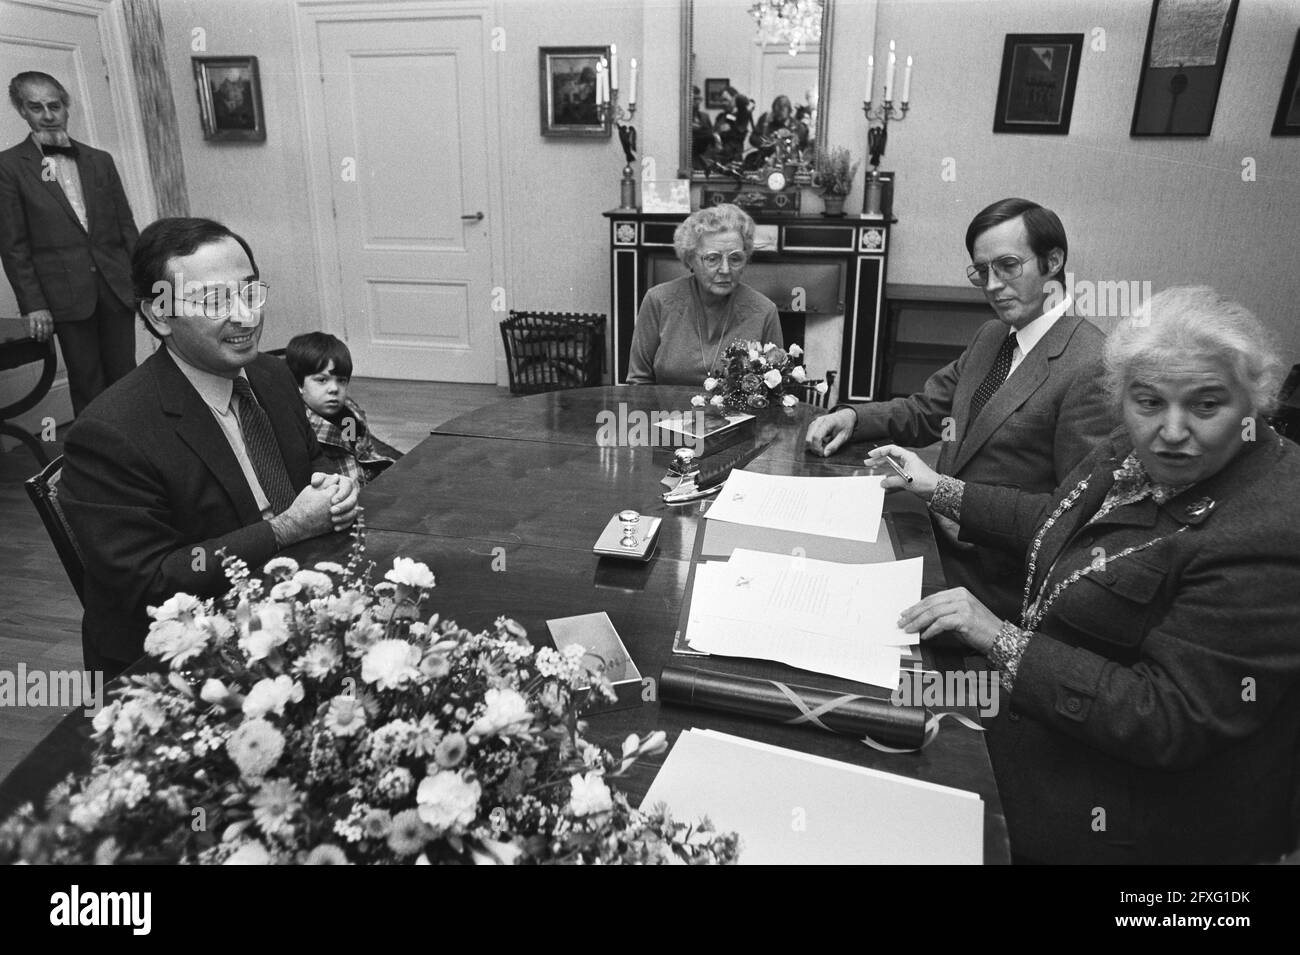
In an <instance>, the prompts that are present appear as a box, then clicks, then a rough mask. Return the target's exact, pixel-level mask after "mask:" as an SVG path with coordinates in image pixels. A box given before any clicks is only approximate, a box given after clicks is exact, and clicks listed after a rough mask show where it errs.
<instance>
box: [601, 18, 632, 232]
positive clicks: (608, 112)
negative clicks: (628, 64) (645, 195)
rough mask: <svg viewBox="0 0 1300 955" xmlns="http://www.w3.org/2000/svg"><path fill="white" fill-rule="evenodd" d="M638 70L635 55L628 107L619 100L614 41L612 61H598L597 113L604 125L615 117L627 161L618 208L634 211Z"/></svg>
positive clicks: (619, 193)
mask: <svg viewBox="0 0 1300 955" xmlns="http://www.w3.org/2000/svg"><path fill="white" fill-rule="evenodd" d="M636 72H637V66H636V57H633V58H632V72H631V83H630V86H629V89H628V98H627V106H626V107H622V106H620V105H619V103H618V47H617V46H616V45H614V44H612V43H611V44H610V47H609V60H606V59H605V58H604V57H603V56H602V57H601V58H600V62H598V63H597V64H596V114H597V116H598V117H599V119H600V122H601V123H602V124H603V123H606V122H609V121H610V120H611V119H612V120H613V122H614V125H615V126H617V128H618V140H619V142H620V143H621V144H622V146H623V156H624V158H625V159H626V160H627V165H626V166H624V167H623V178H622V180H620V182H619V191H618V196H619V203H618V207H619V209H620V210H621V211H625V212H632V211H635V210H636V208H637V204H636V170H635V168H634V167H635V165H636V127H635V126H633V125H632V117H633V116H635V115H636Z"/></svg>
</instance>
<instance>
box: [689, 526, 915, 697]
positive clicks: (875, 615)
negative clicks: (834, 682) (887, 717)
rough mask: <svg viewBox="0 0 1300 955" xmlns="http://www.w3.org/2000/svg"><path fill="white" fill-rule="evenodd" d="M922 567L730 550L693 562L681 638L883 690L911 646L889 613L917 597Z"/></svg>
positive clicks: (714, 650)
mask: <svg viewBox="0 0 1300 955" xmlns="http://www.w3.org/2000/svg"><path fill="white" fill-rule="evenodd" d="M921 571H922V559H921V558H920V557H914V558H911V559H910V560H901V561H895V562H892V563H876V564H841V563H838V562H833V561H824V560H812V559H810V558H807V557H793V556H789V555H785V554H768V553H764V552H761V551H752V550H737V551H735V552H733V553H732V555H731V559H730V560H726V561H711V562H706V563H702V564H699V565H698V566H697V567H696V568H695V584H694V588H693V590H692V593H691V605H690V615H689V617H688V619H687V625H686V634H685V637H686V642H687V643H688V644H689V646H690V648H691V649H693V650H698V651H701V652H704V653H710V654H717V655H719V656H731V657H749V658H752V659H759V660H774V661H776V662H778V663H784V664H787V665H788V666H792V667H798V668H799V669H802V670H811V671H812V672H814V673H828V674H830V675H832V676H839V677H844V678H845V679H849V680H856V681H857V682H859V683H869V684H871V685H873V686H880V687H884V688H885V689H889V690H892V689H894V688H895V687H896V686H898V675H899V669H900V667H901V663H902V654H903V650H904V648H905V647H907V646H909V645H911V644H913V643H915V642H916V635H915V634H909V633H904V632H903V631H902V630H900V629H899V627H898V617H899V614H901V613H902V611H903V610H905V609H906V608H907V607H910V606H912V605H913V604H915V603H916V602H917V601H919V600H920V599H921Z"/></svg>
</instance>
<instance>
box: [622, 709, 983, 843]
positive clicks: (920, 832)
mask: <svg viewBox="0 0 1300 955" xmlns="http://www.w3.org/2000/svg"><path fill="white" fill-rule="evenodd" d="M657 803H666V804H667V805H668V807H669V809H670V810H671V811H672V814H673V817H674V818H676V819H679V820H694V819H698V818H700V817H701V816H708V817H709V820H710V821H711V822H712V823H713V824H714V826H715V827H716V828H717V829H718V830H720V831H735V832H737V833H739V835H740V839H741V852H740V861H741V862H742V863H744V864H748V865H764V864H769V865H770V864H914V865H933V864H943V865H979V864H980V863H981V862H983V859H984V837H983V833H984V804H983V802H982V801H981V800H980V797H979V796H978V795H977V794H975V793H971V792H965V791H964V790H960V789H952V788H949V787H947V786H940V785H938V784H936V783H928V782H922V781H920V780H916V779H908V778H906V777H903V776H895V775H894V774H892V773H884V772H880V771H878V770H874V769H867V768H865V767H862V766H854V765H851V764H849V763H843V762H839V761H837V760H833V759H826V758H824V757H821V756H809V755H807V754H805V753H799V752H795V751H794V750H788V749H782V748H780V747H778V746H770V745H768V744H766V743H757V742H754V741H752V740H747V739H742V738H740V737H738V736H729V735H727V734H725V733H716V732H713V731H711V730H695V729H692V730H688V731H686V732H684V733H682V734H681V735H680V736H679V737H678V738H677V742H676V743H674V744H673V749H672V752H671V753H669V754H668V758H667V759H666V760H665V761H664V765H663V768H662V769H660V770H659V774H658V775H657V776H656V777H655V781H654V783H653V784H652V785H651V786H650V791H649V792H648V793H646V797H645V800H644V801H643V802H642V803H641V806H642V808H643V809H647V810H648V809H650V808H651V807H653V806H654V805H656V804H657Z"/></svg>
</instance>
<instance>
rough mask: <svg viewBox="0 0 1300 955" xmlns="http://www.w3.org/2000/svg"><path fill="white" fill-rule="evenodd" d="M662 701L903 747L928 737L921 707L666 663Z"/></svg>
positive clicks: (911, 746) (661, 679) (916, 744)
mask: <svg viewBox="0 0 1300 955" xmlns="http://www.w3.org/2000/svg"><path fill="white" fill-rule="evenodd" d="M659 699H660V700H661V701H663V702H668V703H676V704H678V705H681V706H698V707H701V708H703V709H708V710H718V711H720V712H723V713H738V714H740V715H742V716H754V717H758V718H759V719H765V720H772V721H773V722H777V723H786V724H788V725H791V726H800V725H811V726H816V727H818V728H819V729H823V730H826V731H827V732H830V733H848V734H852V735H854V736H865V737H867V739H869V740H874V741H876V742H878V743H886V744H893V745H894V746H898V747H902V748H903V749H905V750H910V749H919V748H921V747H922V746H924V745H925V743H926V742H927V741H928V740H927V732H926V731H927V726H926V713H925V709H924V708H923V707H919V706H895V705H894V704H893V703H891V702H890V701H889V700H879V699H872V698H871V697H867V696H857V695H855V694H852V693H835V692H832V691H830V690H819V689H817V688H816V687H811V686H799V685H797V684H793V683H781V682H778V681H776V680H760V679H754V678H752V677H744V676H734V675H732V674H730V673H716V672H714V671H712V670H699V669H696V668H695V667H677V666H666V667H664V669H663V673H662V674H661V675H660V677H659Z"/></svg>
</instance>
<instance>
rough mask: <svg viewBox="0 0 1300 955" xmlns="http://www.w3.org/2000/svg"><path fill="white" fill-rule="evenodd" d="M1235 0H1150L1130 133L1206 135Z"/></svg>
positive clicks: (1216, 99)
mask: <svg viewBox="0 0 1300 955" xmlns="http://www.w3.org/2000/svg"><path fill="white" fill-rule="evenodd" d="M1237 2H1238V0H1151V23H1150V26H1148V28H1147V43H1146V50H1145V52H1144V53H1143V54H1142V71H1141V73H1140V74H1139V75H1138V91H1137V102H1136V103H1135V104H1134V107H1133V124H1132V126H1131V127H1130V128H1129V135H1131V136H1208V135H1210V130H1211V128H1212V127H1213V126H1214V110H1215V107H1216V106H1217V105H1218V103H1219V86H1220V84H1221V83H1222V81H1223V69H1224V66H1225V64H1226V62H1227V59H1228V45H1229V44H1230V43H1231V41H1232V25H1233V23H1234V22H1235V21H1236V18H1237Z"/></svg>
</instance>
